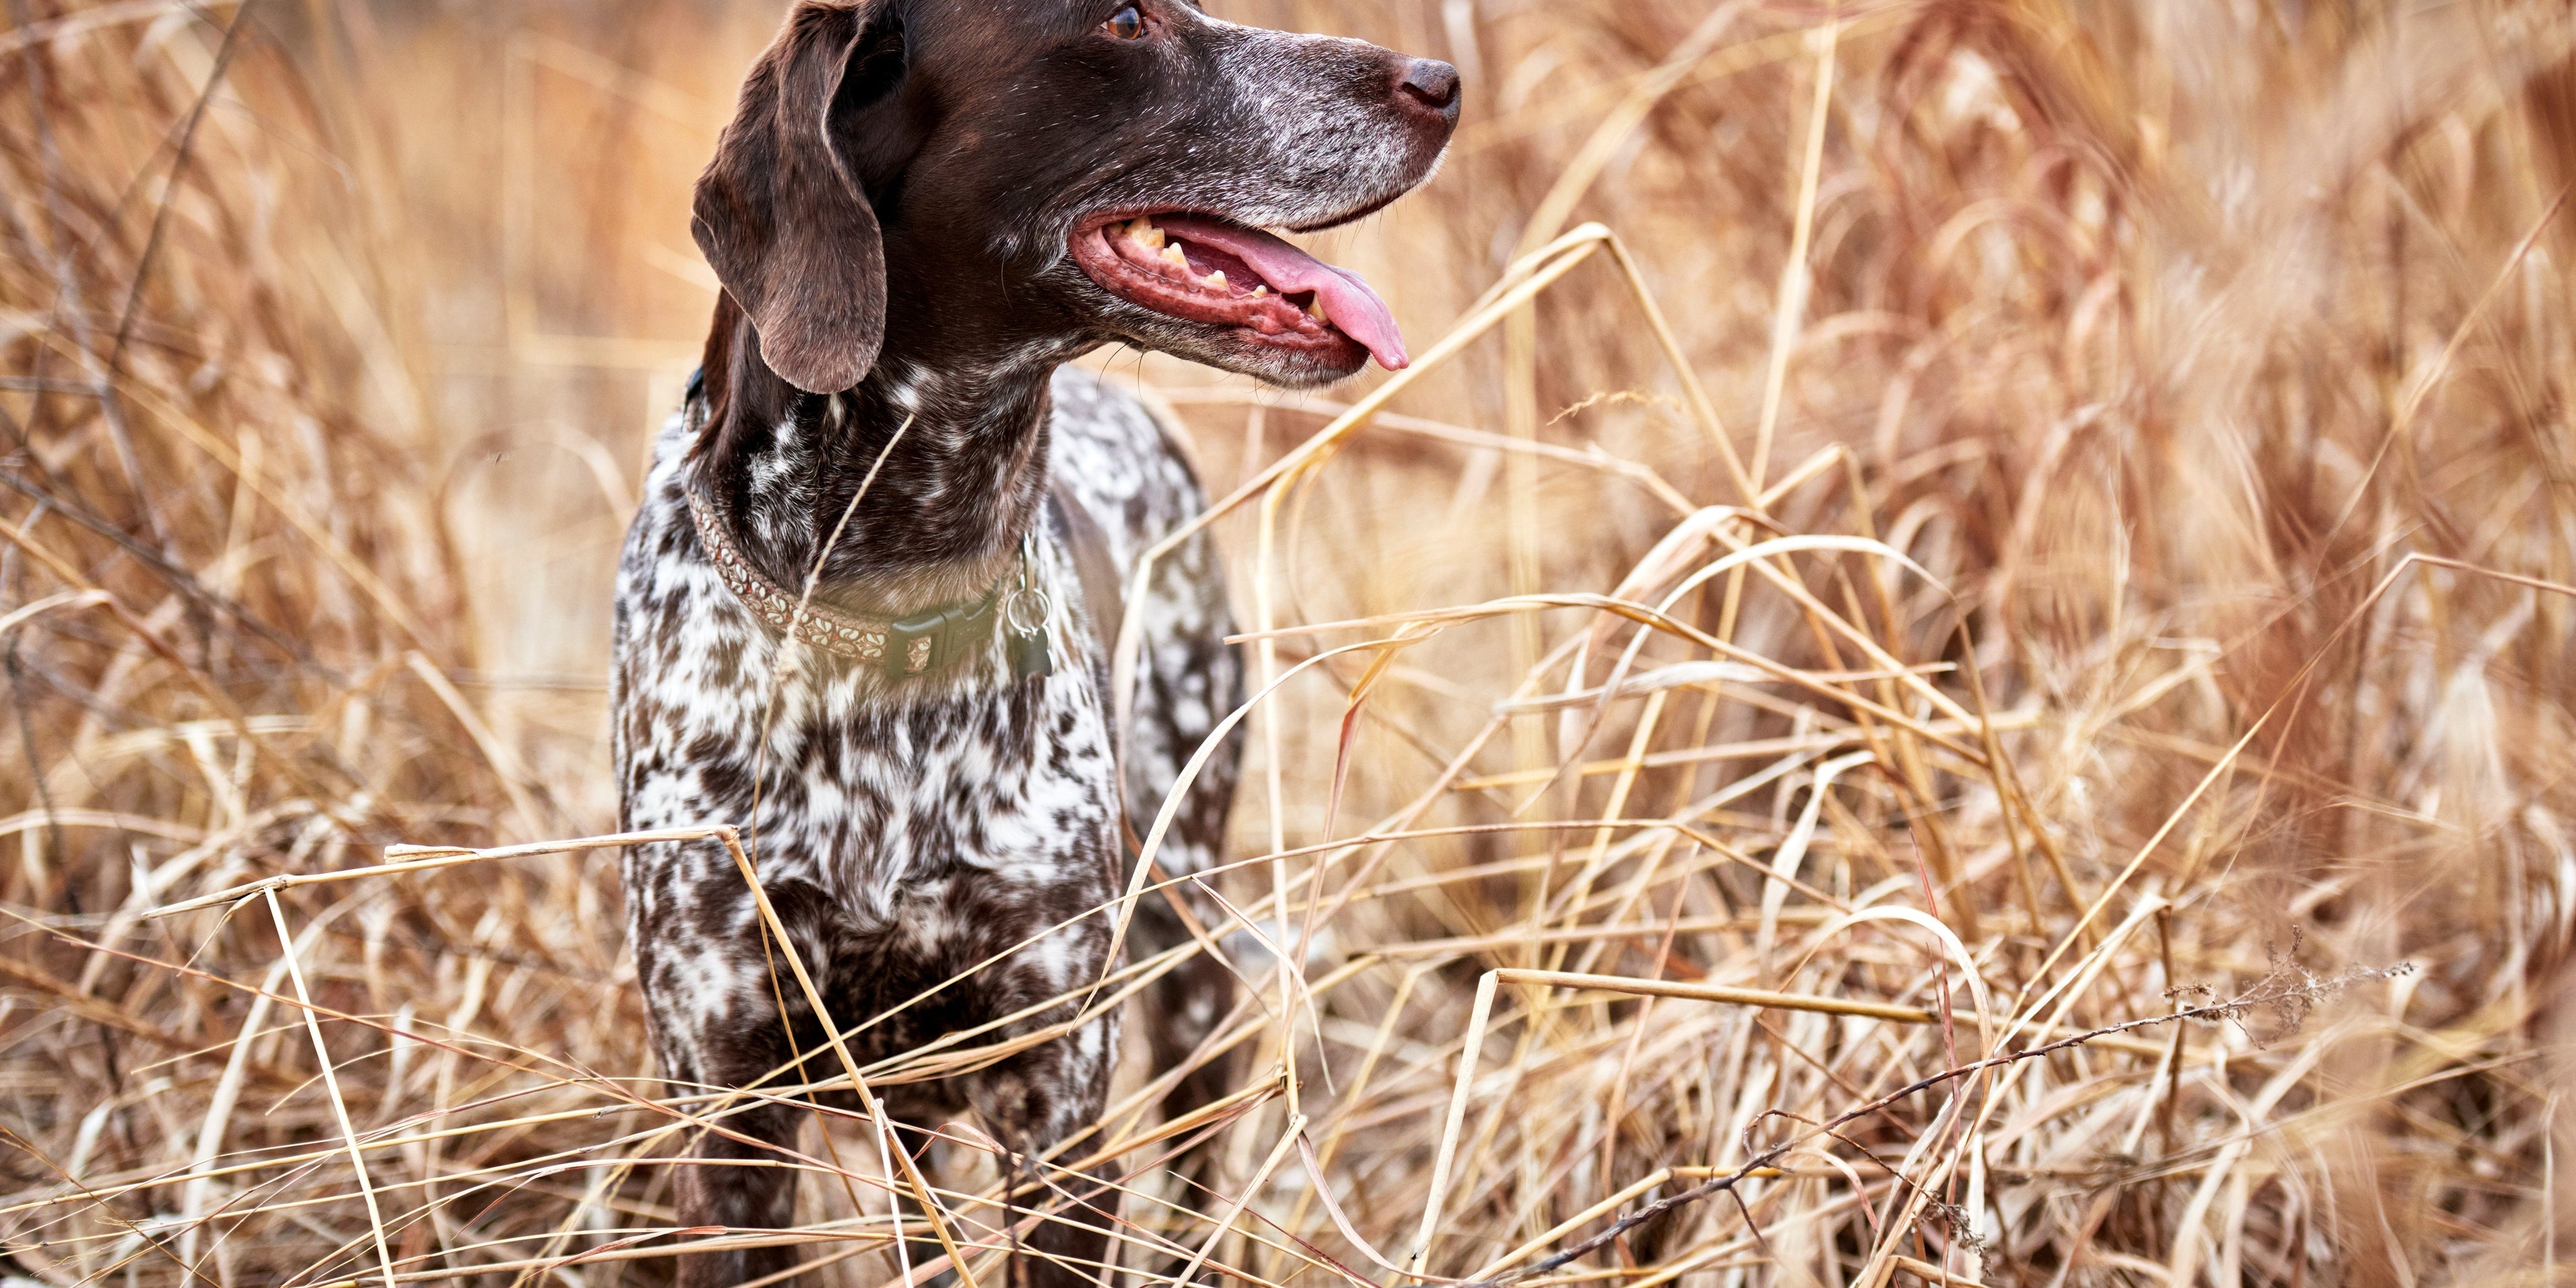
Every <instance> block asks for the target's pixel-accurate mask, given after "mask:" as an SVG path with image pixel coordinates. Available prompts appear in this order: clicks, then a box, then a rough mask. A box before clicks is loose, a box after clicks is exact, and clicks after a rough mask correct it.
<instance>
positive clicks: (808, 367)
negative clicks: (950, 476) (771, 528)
mask: <svg viewBox="0 0 2576 1288" xmlns="http://www.w3.org/2000/svg"><path fill="white" fill-rule="evenodd" d="M885 8H886V5H885V3H884V0H855V3H853V2H850V0H843V2H842V3H821V2H819V0H808V2H807V3H803V4H799V5H798V6H797V7H796V11H795V12H794V13H792V14H790V15H789V16H788V19H787V25H786V26H785V27H784V28H783V29H781V30H780V31H779V33H778V39H777V40H775V41H773V42H771V44H770V46H769V49H768V51H767V52H765V53H763V54H762V55H761V56H760V61H759V62H757V63H755V64H753V65H752V69H751V74H750V76H748V77H747V78H745V79H744V81H743V85H742V101H741V103H740V105H739V106H738V107H737V108H736V109H735V113H734V118H733V123H732V124H731V125H728V126H726V127H725V132H724V137H723V139H722V140H721V141H719V142H718V143H717V145H716V156H715V160H714V161H712V162H710V163H708V165H707V171H706V173H705V174H703V175H701V176H699V178H698V191H697V201H696V203H695V206H694V207H693V209H692V215H691V218H690V220H689V231H690V233H691V234H692V235H694V236H695V237H696V238H697V242H698V249H699V250H700V251H702V252H704V253H705V255H706V257H707V263H708V264H709V265H711V266H713V267H714V269H715V271H716V278H717V280H719V281H721V282H723V283H724V288H725V291H726V293H727V294H730V295H731V296H733V298H734V302H735V303H737V304H739V305H741V306H742V310H743V312H744V314H745V315H747V316H748V317H749V318H750V319H751V324H752V328H753V329H754V330H756V331H757V332H759V335H760V356H761V358H762V359H763V360H765V361H766V362H768V364H769V366H770V369H771V370H773V371H776V372H777V373H778V374H779V375H780V376H782V377H784V378H785V379H786V380H787V382H788V383H789V384H792V385H794V386H796V387H797V388H799V389H802V390H805V391H806V392H808V393H838V392H840V391H841V390H844V389H848V388H850V387H851V386H853V385H856V384H858V383H859V381H860V380H861V379H863V378H865V377H866V375H867V374H868V369H869V368H870V367H872V366H874V365H876V358H877V349H878V347H879V346H880V345H881V344H883V343H884V341H885V292H886V272H885V245H884V240H883V238H882V237H881V235H880V234H879V232H878V229H877V216H876V211H875V210H873V209H871V208H870V207H869V205H868V197H867V193H866V192H865V191H863V190H862V189H861V188H860V187H859V182H858V178H857V176H856V175H855V174H853V173H852V172H851V169H850V165H849V162H848V159H847V158H845V157H843V156H842V155H841V151H840V148H839V146H838V145H837V144H836V143H835V142H834V140H833V138H832V125H833V121H834V119H835V118H836V117H839V116H843V115H844V114H846V113H848V112H850V111H851V110H852V109H854V108H856V107H860V106H864V105H865V103H864V101H858V100H873V99H875V98H881V97H883V96H884V95H885V93H887V92H888V91H889V89H890V87H891V86H892V84H893V83H894V81H895V80H897V79H899V78H900V76H901V62H902V57H903V51H902V48H901V42H902V35H901V32H900V30H899V29H898V28H897V27H896V26H895V24H894V23H893V22H891V21H888V20H886V17H885V15H884V13H883V10H884V9H885Z"/></svg>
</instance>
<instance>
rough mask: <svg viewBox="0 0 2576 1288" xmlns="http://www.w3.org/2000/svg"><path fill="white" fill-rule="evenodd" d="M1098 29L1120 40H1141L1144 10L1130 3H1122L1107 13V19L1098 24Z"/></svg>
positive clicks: (1143, 32) (1143, 34) (1143, 33)
mask: <svg viewBox="0 0 2576 1288" xmlns="http://www.w3.org/2000/svg"><path fill="white" fill-rule="evenodd" d="M1100 29H1101V30H1102V31H1105V32H1108V33H1109V34H1110V35H1113V36H1116V37H1117V38H1119V39H1120V40H1141V39H1143V38H1144V36H1145V14H1144V11H1143V10H1140V9H1138V8H1137V7H1136V6H1134V5H1132V4H1131V5H1122V6H1120V7H1119V10H1118V12H1116V13H1113V14H1111V15H1109V21H1107V22H1104V23H1102V24H1100Z"/></svg>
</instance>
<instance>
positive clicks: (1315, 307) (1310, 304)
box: [1306, 300, 1326, 322]
mask: <svg viewBox="0 0 2576 1288" xmlns="http://www.w3.org/2000/svg"><path fill="white" fill-rule="evenodd" d="M1306 316H1308V317H1310V318H1313V319H1315V320H1316V321H1318V322H1322V321H1325V320H1326V318H1325V317H1324V302H1323V301H1322V300H1309V301H1307V302H1306Z"/></svg>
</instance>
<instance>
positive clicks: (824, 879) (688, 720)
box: [614, 431, 1116, 938]
mask: <svg viewBox="0 0 2576 1288" xmlns="http://www.w3.org/2000/svg"><path fill="white" fill-rule="evenodd" d="M676 438H677V434H676V431H675V433H673V434H669V435H666V436H665V440H664V442H663V444H662V445H661V450H660V451H659V452H658V453H657V461H656V466H655V469H654V472H653V476H652V479H651V481H650V484H649V485H648V496H647V500H646V502H645V509H644V512H643V513H641V514H639V516H638V519H637V522H636V526H635V529H634V531H633V532H632V533H631V535H630V538H629V543H628V547H627V552H626V557H625V560H624V563H623V565H622V566H621V569H620V574H619V588H618V609H619V612H618V628H617V630H618V638H617V642H616V653H617V660H616V676H617V680H616V686H617V691H616V695H615V714H614V719H615V721H616V725H617V728H616V734H617V745H618V762H619V764H618V772H619V774H620V783H619V787H620V791H621V795H622V796H623V798H624V802H625V810H626V825H627V826H629V827H631V828H654V827H674V826H685V825H689V824H696V823H716V822H721V823H731V824H734V825H735V826H737V827H739V828H741V829H742V831H743V834H744V838H745V840H746V841H747V842H749V843H751V844H752V846H753V847H754V849H755V855H756V858H757V861H758V862H759V864H760V868H761V874H762V879H763V882H764V884H771V885H773V886H774V885H777V884H799V883H802V884H809V885H810V886H811V887H813V888H814V889H815V890H817V891H818V892H819V893H821V894H822V895H823V896H824V897H825V899H826V900H827V901H828V902H829V904H830V905H832V908H833V912H834V919H835V920H836V921H840V922H841V923H842V924H843V925H844V926H846V927H847V928H849V929H853V930H868V929H876V930H881V929H886V928H890V927H893V926H894V925H896V924H897V923H899V922H900V923H904V926H903V928H904V933H905V934H907V935H917V936H929V937H933V938H936V937H939V927H940V926H941V925H942V924H945V923H947V922H949V921H951V920H955V919H956V918H945V917H943V918H927V919H925V918H924V917H922V916H920V915H918V910H919V909H920V908H921V907H922V906H924V905H925V904H927V905H931V906H941V907H953V906H954V905H955V900H954V899H952V898H950V897H949V892H951V891H953V890H956V889H961V888H963V889H978V888H979V889H990V890H992V891H995V892H996V893H997V894H998V893H999V892H1002V891H1018V892H1024V893H1025V892H1030V891H1038V890H1046V891H1060V892H1062V895H1063V897H1064V898H1065V899H1066V900H1068V901H1070V900H1072V899H1075V898H1082V897H1091V896H1097V897H1102V898H1105V897H1106V894H1107V891H1108V888H1109V886H1110V885H1111V884H1112V883H1113V882H1114V880H1115V873H1114V872H1113V871H1112V870H1111V863H1112V860H1113V856H1114V855H1115V853H1116V849H1115V846H1114V842H1113V836H1114V834H1113V832H1112V830H1111V829H1112V827H1113V826H1114V824H1113V821H1112V820H1113V816H1114V810H1115V808H1116V794H1115V787H1114V770H1113V764H1114V762H1113V757H1112V750H1111V746H1110V740H1109V737H1108V725H1107V721H1106V719H1105V718H1104V713H1103V711H1102V710H1101V704H1100V699H1099V695H1098V693H1097V691H1096V690H1095V689H1094V687H1093V683H1092V679H1091V676H1092V670H1091V667H1092V666H1093V664H1094V661H1095V656H1096V649H1095V647H1094V644H1093V642H1092V640H1091V638H1090V632H1089V627H1088V625H1087V622H1086V621H1085V619H1084V618H1082V617H1081V616H1079V615H1078V614H1077V611H1076V607H1075V606H1076V605H1077V604H1078V603H1079V590H1078V589H1077V587H1078V586H1079V579H1078V576H1077V574H1076V573H1075V572H1074V570H1073V568H1072V566H1071V563H1070V560H1069V557H1068V556H1067V554H1066V553H1065V552H1064V551H1063V550H1062V549H1061V548H1060V546H1059V545H1058V544H1057V543H1056V542H1055V541H1054V540H1052V539H1051V538H1050V539H1047V540H1043V541H1041V542H1040V543H1039V545H1038V551H1037V559H1036V570H1037V573H1038V577H1039V580H1040V582H1041V584H1043V585H1045V586H1047V587H1048V588H1049V590H1050V592H1051V593H1050V594H1049V596H1048V599H1049V601H1050V603H1051V605H1052V607H1051V620H1050V622H1049V634H1050V636H1051V638H1052V642H1053V652H1054V657H1055V663H1056V667H1055V671H1054V673H1053V674H1052V675H1049V676H1045V677H1043V678H1031V679H1025V680H1023V679H1017V678H1015V677H1014V676H1013V675H1012V673H1011V671H1010V668H1009V665H1008V660H1007V657H1006V655H1005V645H1004V644H1003V642H1002V641H1001V640H1000V639H999V638H990V639H987V640H985V641H984V642H982V643H981V644H979V645H977V646H976V647H974V648H973V649H972V650H970V652H969V654H968V655H967V656H966V657H964V658H963V659H961V660H960V661H958V662H956V663H954V664H953V665H952V666H950V667H948V668H946V669H945V670H944V671H943V672H942V673H940V674H938V675H935V676H933V677H928V678H924V679H918V680H910V681H899V682H889V681H886V680H883V679H882V678H879V677H877V676H876V675H874V674H873V673H872V672H871V671H869V670H867V669H864V666H865V664H862V663H858V662H855V661H852V660H849V659H845V658H841V657H837V656H831V655H826V654H821V653H817V652H815V651H812V650H808V649H804V648H802V647H801V646H794V645H786V644H783V643H782V640H781V638H780V636H779V635H778V633H777V632H775V631H774V630H771V629H769V628H768V627H767V626H765V625H764V624H763V623H762V622H760V621H759V620H758V619H757V618H755V617H754V616H752V614H751V613H750V612H749V611H748V610H747V609H746V608H745V607H744V606H743V604H742V603H741V602H740V601H739V600H738V599H736V598H735V596H734V595H733V593H732V592H731V591H730V590H729V589H728V588H727V587H726V586H725V585H724V583H723V582H722V581H721V580H720V579H719V578H718V576H717V575H716V572H715V570H714V568H713V566H712V565H711V564H710V563H709V562H708V561H707V557H706V554H705V552H704V548H703V546H702V545H701V544H700V542H699V541H698V540H697V538H696V533H695V528H694V522H693V520H692V519H691V517H690V514H689V510H688V506H687V503H686V499H685V494H684V493H683V491H682V490H681V489H682V487H683V486H684V482H683V477H682V470H681V465H680V457H681V455H682V453H681V452H680V450H679V443H678V442H677V441H675V440H676ZM651 854H652V856H653V857H650V858H648V859H646V860H645V866H646V867H647V868H648V869H650V870H648V871H644V872H640V873H638V874H637V875H639V876H642V877H643V878H644V880H643V881H642V882H641V883H640V886H641V888H640V889H638V890H636V891H635V892H634V893H635V894H636V895H637V897H639V898H640V899H642V900H643V901H644V902H646V903H647V904H657V903H663V902H666V901H668V902H680V903H690V904H697V903H706V902H708V901H711V900H712V901H715V902H717V903H720V904H722V905H723V906H722V909H721V911H719V910H718V909H715V908H705V909H701V910H699V911H701V912H703V913H708V914H714V915H715V918H716V919H717V920H725V919H731V918H735V917H739V916H745V915H748V913H749V909H748V905H747V901H738V900H737V899H735V898H733V897H731V896H720V895H718V894H716V893H714V892H717V891H739V890H740V888H741V882H740V879H739V876H738V875H736V874H733V873H731V872H729V871H719V870H715V864H716V863H717V861H718V860H719V859H720V858H721V853H720V852H719V851H714V850H713V849H712V848H711V847H705V846H690V847H668V848H662V847H656V848H655V849H654V850H653V851H652V852H651ZM907 909H911V910H912V911H911V912H909V913H907ZM638 911H640V912H644V913H646V914H648V915H654V914H656V913H660V914H671V913H680V912H683V911H684V909H682V908H676V907H666V908H659V909H656V908H652V907H647V908H642V909H638ZM1064 911H1065V914H1066V915H1071V914H1072V913H1074V912H1077V911H1079V909H1078V908H1072V907H1068V908H1066V909H1065V910H1064ZM964 915H965V916H967V917H969V918H971V915H972V914H971V910H969V911H968V912H966V913H965V914H964Z"/></svg>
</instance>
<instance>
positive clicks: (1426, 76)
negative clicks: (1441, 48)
mask: <svg viewBox="0 0 2576 1288" xmlns="http://www.w3.org/2000/svg"><path fill="white" fill-rule="evenodd" d="M1396 88H1397V89H1398V90H1400V91H1402V93H1403V94H1404V96H1405V97H1406V98H1409V99H1412V100H1413V101H1414V102H1416V103H1419V104H1421V105H1422V106H1424V107H1426V108H1429V109H1431V110H1432V111H1434V112H1438V113H1439V114H1440V115H1442V116H1446V117H1455V116H1457V115H1458V69H1457V68H1455V67H1452V66H1450V65H1449V64H1447V63H1444V62H1441V61H1439V60H1437V59H1431V58H1416V59H1414V60H1413V61H1411V62H1409V63H1406V64H1405V65H1404V79H1403V80H1401V81H1399V82H1397V83H1396Z"/></svg>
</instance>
